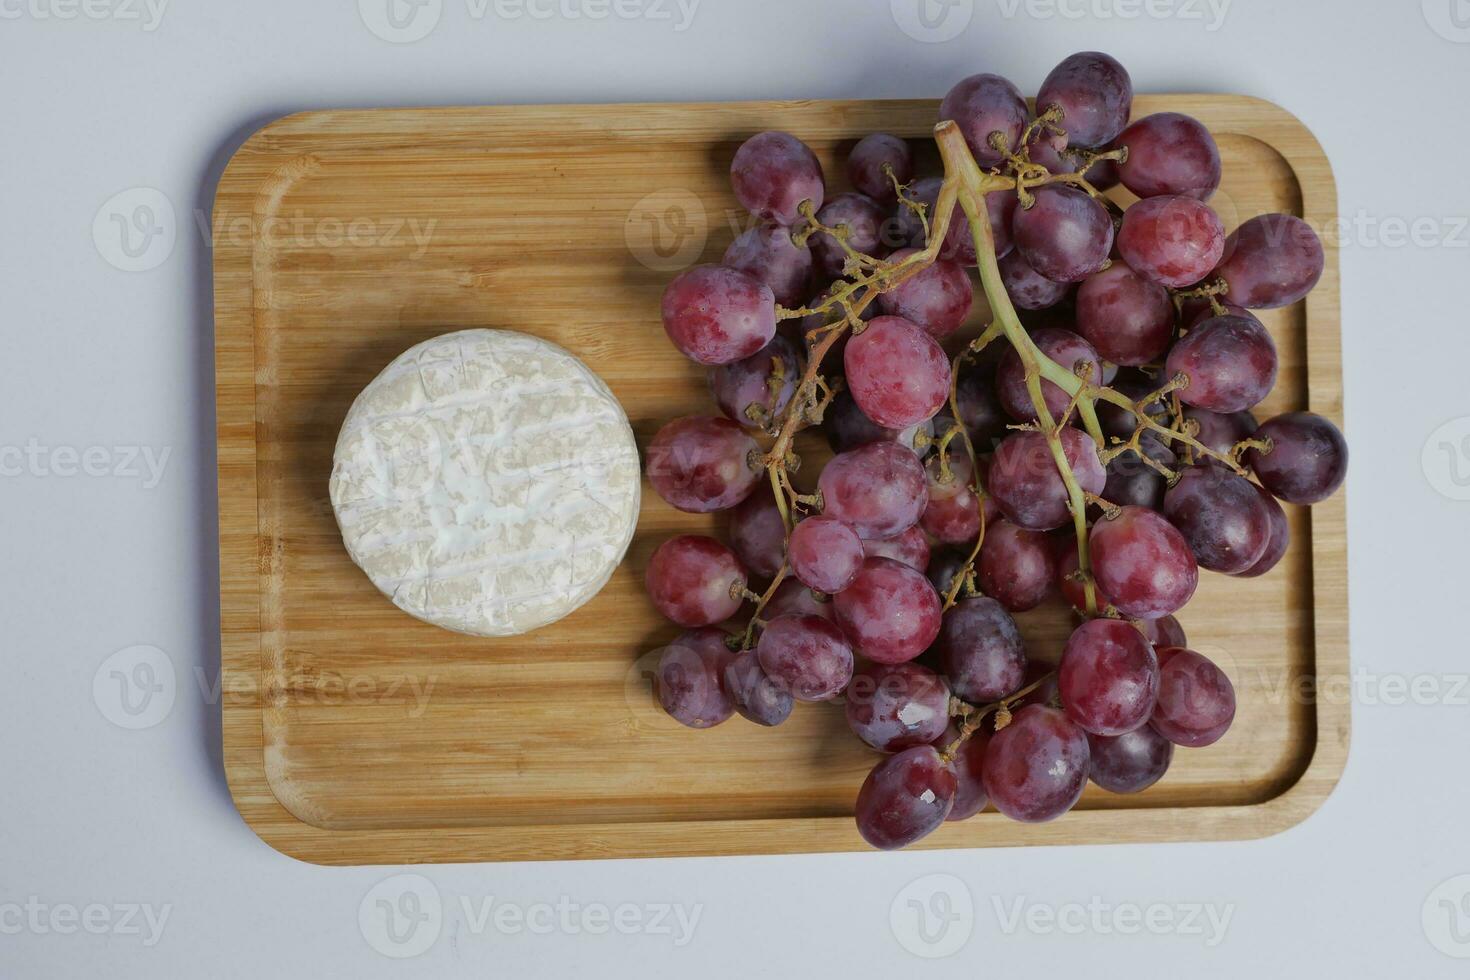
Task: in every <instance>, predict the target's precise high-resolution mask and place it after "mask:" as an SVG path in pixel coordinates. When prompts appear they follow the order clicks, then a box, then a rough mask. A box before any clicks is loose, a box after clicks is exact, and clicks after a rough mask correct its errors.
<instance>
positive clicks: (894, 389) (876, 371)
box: [843, 316, 950, 429]
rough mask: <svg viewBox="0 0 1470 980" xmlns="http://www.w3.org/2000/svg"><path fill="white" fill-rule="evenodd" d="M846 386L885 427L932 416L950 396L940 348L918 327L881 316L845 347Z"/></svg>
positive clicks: (946, 364) (945, 361) (898, 426)
mask: <svg viewBox="0 0 1470 980" xmlns="http://www.w3.org/2000/svg"><path fill="white" fill-rule="evenodd" d="M843 362H844V364H845V366H846V368H847V385H848V388H849V389H851V391H852V397H853V400H854V401H856V402H857V405H858V408H860V409H862V410H863V414H864V415H866V416H867V417H868V418H870V419H872V420H873V421H874V422H877V423H878V424H879V425H881V426H885V427H886V428H889V429H904V428H906V427H908V426H911V425H918V424H919V423H920V422H923V421H925V420H927V419H930V418H933V417H934V413H935V412H938V411H939V409H940V407H941V406H942V405H944V403H945V402H946V401H948V400H949V380H950V366H949V359H948V358H947V357H945V356H944V349H943V348H942V347H940V346H939V344H938V343H936V342H935V340H934V338H933V337H931V336H929V335H928V334H927V333H925V332H924V331H923V329H921V328H920V327H918V326H916V325H914V324H913V323H910V322H909V321H908V320H905V319H903V318H902V317H897V316H880V317H878V318H877V319H875V320H874V321H873V322H872V323H869V324H868V325H867V328H866V329H865V330H863V332H862V333H860V334H858V335H857V336H856V337H854V338H852V341H851V342H850V343H849V344H848V345H847V353H846V354H845V355H844V356H843Z"/></svg>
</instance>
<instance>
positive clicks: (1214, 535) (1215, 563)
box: [1163, 465, 1271, 575]
mask: <svg viewBox="0 0 1470 980" xmlns="http://www.w3.org/2000/svg"><path fill="white" fill-rule="evenodd" d="M1163 513H1164V516H1165V517H1167V518H1168V519H1169V523H1171V524H1173V525H1174V526H1175V527H1177V528H1178V529H1179V532H1180V533H1181V534H1183V535H1184V539H1185V541H1187V542H1189V550H1190V551H1191V552H1193V553H1194V557H1195V560H1196V561H1197V562H1199V564H1200V566H1201V567H1202V568H1208V569H1210V570H1211V571H1215V572H1224V573H1225V574H1227V575H1235V574H1238V573H1240V572H1243V571H1245V570H1247V569H1248V568H1250V567H1251V566H1253V565H1254V564H1255V563H1256V562H1258V561H1260V560H1261V556H1262V555H1264V554H1265V553H1266V546H1267V545H1268V544H1269V543H1270V541H1271V514H1270V512H1269V511H1268V510H1267V509H1266V505H1265V504H1263V503H1261V497H1260V495H1259V494H1258V493H1256V488H1255V487H1254V486H1252V485H1251V482H1250V481H1249V480H1247V479H1246V478H1245V477H1242V476H1238V475H1236V474H1235V473H1232V472H1230V471H1229V470H1226V469H1225V468H1223V467H1219V466H1204V465H1197V466H1191V467H1188V468H1186V469H1185V470H1184V472H1183V473H1182V474H1181V475H1180V477H1179V481H1178V482H1177V483H1175V484H1174V486H1172V487H1170V488H1169V492H1168V493H1166V494H1165V495H1164V511H1163Z"/></svg>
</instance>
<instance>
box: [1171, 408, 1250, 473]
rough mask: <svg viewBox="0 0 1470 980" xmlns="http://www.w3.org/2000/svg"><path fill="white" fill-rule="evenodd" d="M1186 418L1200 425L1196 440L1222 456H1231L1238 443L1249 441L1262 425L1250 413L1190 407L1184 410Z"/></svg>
mask: <svg viewBox="0 0 1470 980" xmlns="http://www.w3.org/2000/svg"><path fill="white" fill-rule="evenodd" d="M1184 417H1185V418H1186V419H1193V420H1194V421H1195V422H1196V423H1197V424H1198V425H1199V432H1198V433H1196V435H1195V437H1194V438H1195V440H1196V441H1197V442H1198V443H1199V444H1200V445H1202V446H1204V447H1205V448H1207V449H1209V450H1212V451H1213V452H1217V453H1219V454H1220V455H1221V456H1229V455H1230V453H1231V451H1232V450H1233V449H1234V448H1235V446H1236V444H1237V443H1239V442H1240V441H1242V440H1244V439H1249V438H1250V437H1251V436H1252V435H1254V434H1255V431H1256V429H1258V428H1260V423H1259V422H1257V421H1256V417H1255V416H1254V415H1252V414H1251V413H1250V412H1225V413H1221V412H1211V411H1209V410H1207V409H1203V408H1195V407H1194V406H1193V405H1190V406H1187V407H1186V408H1185V409H1184ZM1212 462H1213V460H1212ZM1217 465H1224V464H1217Z"/></svg>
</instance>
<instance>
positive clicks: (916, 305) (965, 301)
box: [878, 248, 975, 340]
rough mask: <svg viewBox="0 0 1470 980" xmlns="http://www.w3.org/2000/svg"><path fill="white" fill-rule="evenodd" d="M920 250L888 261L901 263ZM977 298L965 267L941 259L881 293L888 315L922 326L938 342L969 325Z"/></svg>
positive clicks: (906, 251) (880, 302)
mask: <svg viewBox="0 0 1470 980" xmlns="http://www.w3.org/2000/svg"><path fill="white" fill-rule="evenodd" d="M918 251H919V250H918V249H915V248H904V249H899V250H898V251H897V252H894V253H893V254H892V255H890V256H889V257H888V258H889V261H890V262H894V263H898V262H902V261H903V260H904V259H906V258H908V257H909V256H910V255H913V254H915V253H917V252H918ZM974 298H975V290H974V287H973V286H971V285H970V277H969V275H968V274H967V273H966V272H965V270H964V268H963V267H962V266H961V265H960V264H959V263H958V262H951V261H948V260H946V259H939V260H937V261H936V262H935V263H934V264H933V265H931V266H928V267H927V268H925V269H923V270H921V271H919V272H918V273H915V274H914V275H913V276H911V277H909V278H908V279H906V280H904V281H903V282H901V283H899V284H898V285H897V286H895V287H894V288H893V289H891V290H889V291H888V292H886V293H881V294H879V296H878V307H879V308H880V309H881V310H882V311H883V312H884V313H887V314H890V315H892V316H898V317H903V318H904V319H905V320H908V321H909V322H911V323H915V324H918V325H919V326H920V327H922V328H923V329H924V330H925V331H926V332H927V333H928V334H929V336H931V337H933V338H934V339H935V340H943V339H944V338H945V337H948V336H949V335H950V334H952V333H954V332H955V331H956V330H958V329H959V328H960V326H961V325H962V324H963V323H964V322H965V317H967V316H969V315H970V304H971V303H972V302H973V301H974Z"/></svg>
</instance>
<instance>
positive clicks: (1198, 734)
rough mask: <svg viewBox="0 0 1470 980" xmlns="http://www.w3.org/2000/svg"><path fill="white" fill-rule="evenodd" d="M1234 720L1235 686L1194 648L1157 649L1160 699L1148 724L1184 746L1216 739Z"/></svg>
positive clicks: (1195, 746) (1212, 742) (1209, 743)
mask: <svg viewBox="0 0 1470 980" xmlns="http://www.w3.org/2000/svg"><path fill="white" fill-rule="evenodd" d="M1234 720H1235V687H1234V685H1232V684H1231V683H1230V678H1229V677H1226V676H1225V672H1224V671H1222V670H1221V669H1220V668H1219V667H1217V666H1215V665H1214V664H1213V663H1211V662H1210V660H1209V659H1208V658H1206V657H1202V656H1200V655H1199V654H1198V653H1195V652H1194V651H1193V650H1184V649H1180V648H1178V647H1174V648H1171V649H1167V650H1160V651H1159V703H1158V707H1157V708H1155V709H1154V715H1153V718H1152V719H1150V721H1149V724H1150V725H1152V726H1153V727H1154V730H1155V731H1157V732H1158V733H1159V734H1160V735H1162V736H1164V737H1165V738H1167V739H1168V740H1169V741H1171V742H1173V743H1174V744H1175V745H1182V746H1184V747H1185V748H1191V749H1197V748H1201V747H1203V746H1206V745H1213V744H1214V743H1215V742H1218V741H1219V740H1220V738H1221V736H1223V735H1224V734H1225V733H1226V732H1227V731H1229V729H1230V723H1231V722H1233V721H1234Z"/></svg>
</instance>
